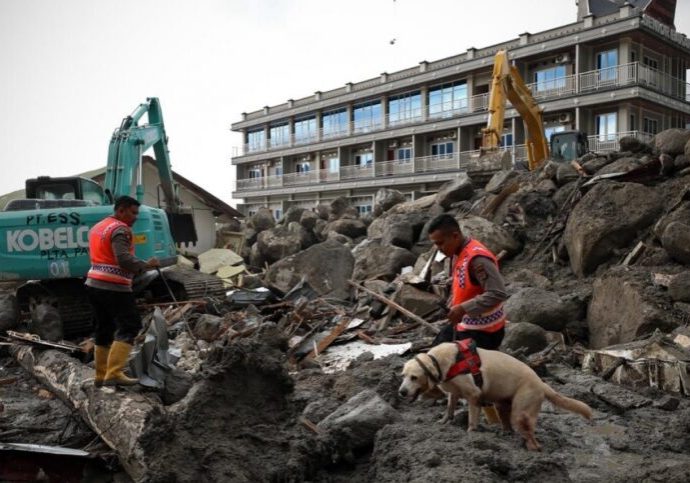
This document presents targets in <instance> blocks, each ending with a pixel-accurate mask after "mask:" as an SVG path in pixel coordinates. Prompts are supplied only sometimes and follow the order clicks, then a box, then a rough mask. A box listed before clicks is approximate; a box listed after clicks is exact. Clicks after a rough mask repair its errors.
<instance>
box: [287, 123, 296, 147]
mask: <svg viewBox="0 0 690 483" xmlns="http://www.w3.org/2000/svg"><path fill="white" fill-rule="evenodd" d="M288 132H289V136H290V138H289V139H288V146H294V144H295V118H294V117H290V119H288Z"/></svg>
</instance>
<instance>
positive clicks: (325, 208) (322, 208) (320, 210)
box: [314, 203, 331, 220]
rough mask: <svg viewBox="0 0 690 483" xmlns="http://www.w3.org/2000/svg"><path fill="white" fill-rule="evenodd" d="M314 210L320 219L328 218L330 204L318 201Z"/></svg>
mask: <svg viewBox="0 0 690 483" xmlns="http://www.w3.org/2000/svg"><path fill="white" fill-rule="evenodd" d="M314 212H315V213H316V214H317V215H318V217H319V218H321V219H322V220H328V215H329V214H330V213H331V205H329V204H328V203H319V204H318V205H316V208H314Z"/></svg>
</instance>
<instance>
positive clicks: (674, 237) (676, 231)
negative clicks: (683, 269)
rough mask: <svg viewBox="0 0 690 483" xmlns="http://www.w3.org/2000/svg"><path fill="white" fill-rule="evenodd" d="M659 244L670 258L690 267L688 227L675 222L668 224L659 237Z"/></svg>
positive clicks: (689, 229) (689, 235)
mask: <svg viewBox="0 0 690 483" xmlns="http://www.w3.org/2000/svg"><path fill="white" fill-rule="evenodd" d="M689 221H690V220H689ZM661 244H662V245H663V247H664V250H666V252H668V254H669V255H670V256H671V258H673V259H674V260H676V261H678V262H680V263H683V264H685V265H690V225H686V224H685V223H679V222H677V221H674V222H672V223H669V224H668V225H667V226H666V229H665V230H664V233H663V235H661Z"/></svg>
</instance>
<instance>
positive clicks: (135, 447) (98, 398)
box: [11, 346, 163, 481]
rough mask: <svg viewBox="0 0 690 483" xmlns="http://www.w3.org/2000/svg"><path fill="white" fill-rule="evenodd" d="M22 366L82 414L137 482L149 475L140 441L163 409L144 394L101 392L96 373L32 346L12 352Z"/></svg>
mask: <svg viewBox="0 0 690 483" xmlns="http://www.w3.org/2000/svg"><path fill="white" fill-rule="evenodd" d="M11 352H12V355H13V356H14V358H15V359H17V361H18V362H19V363H20V364H21V366H22V367H23V368H24V369H25V370H26V371H28V372H29V373H30V374H32V375H33V376H34V377H35V378H36V379H38V380H39V381H40V382H41V383H42V384H44V385H45V386H46V387H48V388H50V390H51V391H52V392H53V393H55V394H56V395H57V396H58V397H59V398H60V399H62V400H63V401H65V402H66V403H68V404H69V405H71V406H73V407H74V408H75V409H77V410H78V411H79V414H80V415H81V417H82V418H83V419H84V421H86V423H87V424H88V425H89V426H90V427H91V428H92V429H93V430H94V431H95V432H96V433H97V434H98V435H99V436H100V437H101V439H103V441H104V442H105V443H106V444H107V445H108V446H110V447H111V448H112V449H113V450H115V451H116V452H117V454H118V456H119V457H120V462H121V463H122V466H123V467H124V468H125V470H126V471H127V473H128V474H129V475H130V476H131V477H132V478H133V479H134V480H135V481H138V480H140V479H142V478H144V475H145V474H146V473H147V465H146V462H145V457H146V451H144V449H143V448H142V446H141V441H140V437H141V435H143V434H145V433H146V431H145V427H146V426H147V425H148V424H151V422H152V421H155V420H157V419H158V418H157V417H156V416H160V415H162V413H163V408H162V407H161V406H160V405H159V404H156V403H155V402H153V401H152V400H150V399H149V398H146V397H145V396H143V395H141V394H136V393H131V392H119V391H114V390H109V389H103V390H99V389H97V388H95V387H94V386H93V376H94V371H93V369H90V368H89V367H87V366H85V365H84V364H82V363H80V362H79V361H78V360H76V359H74V358H73V357H70V356H69V355H67V354H64V353H62V352H59V351H57V350H45V351H44V350H41V349H36V348H34V347H31V346H18V347H15V348H12V349H11Z"/></svg>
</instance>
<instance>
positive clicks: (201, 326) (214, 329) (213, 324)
mask: <svg viewBox="0 0 690 483" xmlns="http://www.w3.org/2000/svg"><path fill="white" fill-rule="evenodd" d="M222 326H223V317H218V316H215V315H211V314H202V315H201V316H200V317H199V318H198V319H197V321H196V324H195V325H194V335H196V336H197V337H198V338H199V339H202V340H205V341H206V342H213V341H214V340H215V339H216V335H217V334H218V332H219V331H220V329H221V327H222Z"/></svg>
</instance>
